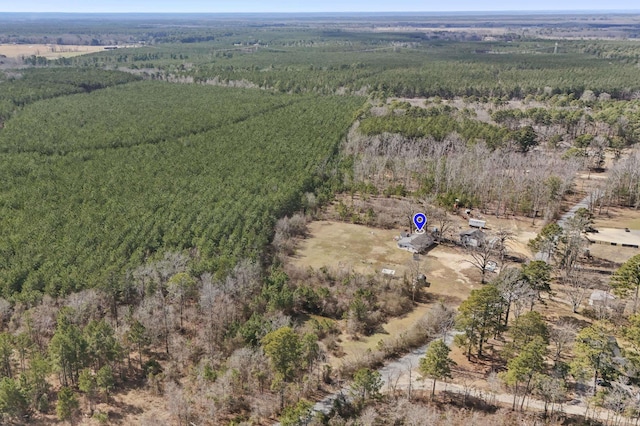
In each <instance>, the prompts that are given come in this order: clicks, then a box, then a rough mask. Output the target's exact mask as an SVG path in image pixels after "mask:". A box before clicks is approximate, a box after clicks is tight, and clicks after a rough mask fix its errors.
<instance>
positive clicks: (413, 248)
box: [398, 233, 435, 253]
mask: <svg viewBox="0 0 640 426" xmlns="http://www.w3.org/2000/svg"><path fill="white" fill-rule="evenodd" d="M434 244H435V240H434V239H433V237H432V236H431V235H429V234H427V233H425V234H411V235H408V236H403V237H402V238H400V239H399V240H398V248H401V249H403V250H407V251H409V252H411V253H422V252H424V251H425V250H426V249H428V248H429V247H431V246H432V245H434Z"/></svg>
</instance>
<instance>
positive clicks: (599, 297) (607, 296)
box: [589, 290, 616, 306]
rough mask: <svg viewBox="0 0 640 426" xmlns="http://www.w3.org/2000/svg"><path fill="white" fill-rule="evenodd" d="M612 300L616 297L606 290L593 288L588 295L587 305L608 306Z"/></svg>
mask: <svg viewBox="0 0 640 426" xmlns="http://www.w3.org/2000/svg"><path fill="white" fill-rule="evenodd" d="M614 300H616V297H615V296H614V295H613V294H611V293H609V292H608V291H603V290H594V291H593V293H591V296H589V306H608V305H609V303H610V302H612V301H614Z"/></svg>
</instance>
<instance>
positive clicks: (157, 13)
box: [0, 8, 640, 15]
mask: <svg viewBox="0 0 640 426" xmlns="http://www.w3.org/2000/svg"><path fill="white" fill-rule="evenodd" d="M602 12H606V13H640V8H639V9H496V10H438V11H426V10H396V11H384V10H382V11H375V10H360V11H358V10H351V11H315V12H312V11H278V12H267V11H259V12H247V11H237V12H229V11H226V12H208V11H201V12H177V11H176V12H132V11H128V12H118V11H114V12H68V11H12V12H5V11H1V10H0V14H59V15H111V14H119V15H318V14H340V15H345V14H366V13H373V14H432V15H437V14H456V13H464V14H471V13H479V14H487V13H501V14H502V13H602Z"/></svg>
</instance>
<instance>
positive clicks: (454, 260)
mask: <svg viewBox="0 0 640 426" xmlns="http://www.w3.org/2000/svg"><path fill="white" fill-rule="evenodd" d="M399 233H400V230H386V229H377V228H370V227H367V226H364V225H354V224H350V223H343V222H332V221H318V222H313V223H311V224H309V237H308V238H306V239H305V240H302V241H301V242H300V244H299V245H298V249H297V250H296V255H295V256H293V258H292V263H293V264H294V265H295V266H297V267H301V268H309V267H311V268H313V269H320V268H322V267H327V268H330V269H332V268H334V269H335V268H337V269H350V270H353V271H355V272H358V273H361V274H365V275H374V274H380V273H381V270H382V269H383V268H385V269H391V270H394V271H395V276H394V278H393V279H402V278H403V276H404V274H405V273H407V275H410V268H412V267H414V266H413V264H414V260H413V255H412V254H411V253H409V252H408V251H405V250H401V249H399V248H398V246H397V243H396V241H395V240H394V237H396V236H398V235H399ZM471 268H472V266H471V264H470V263H469V262H467V261H466V256H464V255H463V254H461V253H460V252H459V251H457V250H456V249H454V248H450V247H444V246H435V247H433V248H432V249H431V250H430V251H429V252H428V253H427V254H425V255H421V256H420V260H419V270H420V272H421V273H423V274H425V275H426V276H427V280H428V281H429V282H430V283H431V287H430V288H428V289H427V292H428V293H430V294H433V295H441V296H447V297H456V298H460V297H466V295H467V294H468V293H469V292H470V291H471V288H472V287H473V286H472V285H471V282H473V281H472V280H470V275H471V274H472V273H473V271H471Z"/></svg>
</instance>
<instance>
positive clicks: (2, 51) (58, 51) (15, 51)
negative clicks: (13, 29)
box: [0, 44, 104, 59]
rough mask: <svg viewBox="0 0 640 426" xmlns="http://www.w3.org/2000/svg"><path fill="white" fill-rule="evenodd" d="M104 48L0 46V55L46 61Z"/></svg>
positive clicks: (79, 46)
mask: <svg viewBox="0 0 640 426" xmlns="http://www.w3.org/2000/svg"><path fill="white" fill-rule="evenodd" d="M103 50H104V46H82V45H57V44H0V55H5V56H6V57H8V58H20V57H22V56H31V55H36V56H43V57H45V58H47V59H57V58H70V57H73V56H80V55H86V54H88V53H95V52H102V51H103Z"/></svg>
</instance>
